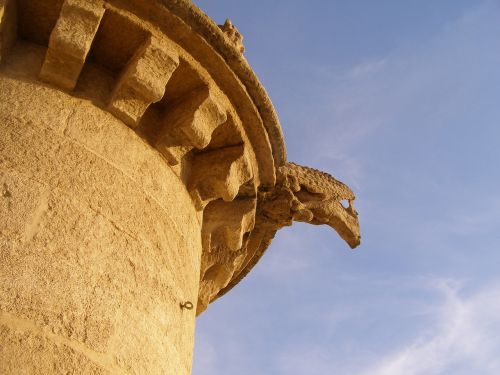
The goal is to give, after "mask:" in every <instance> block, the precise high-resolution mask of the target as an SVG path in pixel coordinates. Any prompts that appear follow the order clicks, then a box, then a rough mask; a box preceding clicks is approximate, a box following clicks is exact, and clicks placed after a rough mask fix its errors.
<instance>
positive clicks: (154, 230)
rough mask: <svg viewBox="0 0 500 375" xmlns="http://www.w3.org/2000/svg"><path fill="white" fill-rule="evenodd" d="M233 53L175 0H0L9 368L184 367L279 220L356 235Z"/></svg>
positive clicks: (0, 225) (0, 263)
mask: <svg viewBox="0 0 500 375" xmlns="http://www.w3.org/2000/svg"><path fill="white" fill-rule="evenodd" d="M49 36H50V37H49ZM242 52H243V44H242V37H241V34H240V33H239V32H238V31H237V30H236V28H235V27H234V26H233V25H232V24H231V23H230V21H227V22H226V24H225V25H223V26H221V27H218V26H217V25H215V24H214V23H213V22H212V21H211V20H209V19H208V18H207V17H206V16H205V15H204V14H203V13H201V11H199V10H198V9H197V8H196V7H194V5H193V4H192V3H191V2H187V1H185V0H183V1H163V2H154V1H149V0H145V1H142V0H141V1H137V2H124V1H121V0H91V1H85V0H64V1H62V0H54V1H52V0H51V1H40V0H29V1H28V0H17V1H14V0H0V62H1V64H0V134H1V137H0V217H2V220H0V373H1V374H18V373H36V374H39V373H41V374H45V373H89V374H104V373H145V374H146V373H158V374H175V375H187V374H189V373H190V369H191V356H192V349H193V334H194V320H195V315H196V314H199V313H201V312H202V311H204V310H205V309H206V308H207V306H208V305H209V304H210V303H211V302H212V301H214V300H215V299H217V298H218V297H220V296H221V295H222V294H224V293H226V292H227V291H228V290H230V289H231V288H232V287H233V286H234V285H235V284H236V283H238V282H239V281H240V280H241V279H242V278H243V277H244V276H245V274H246V273H247V272H249V270H251V268H252V267H253V266H254V265H255V263H256V262H257V261H258V260H259V259H260V257H261V256H262V254H263V253H264V251H265V250H266V249H267V247H268V246H269V244H270V242H271V240H272V238H273V236H274V234H275V233H276V231H277V230H278V229H280V228H281V227H283V226H285V225H290V224H291V223H292V222H293V221H303V222H309V223H312V224H327V225H330V226H331V227H332V228H334V229H335V230H336V231H337V232H338V233H339V235H340V236H341V237H342V238H344V240H346V241H347V243H348V244H349V245H350V246H351V247H355V246H357V245H358V244H359V240H360V236H359V223H358V219H357V213H356V211H355V210H354V208H353V206H352V202H353V200H354V194H353V193H352V191H351V190H350V189H349V188H348V187H347V186H345V185H344V184H342V183H340V182H339V181H337V180H335V179H334V178H333V177H331V176H329V175H327V174H324V173H322V172H319V171H316V170H313V169H310V168H306V167H300V166H298V165H295V164H292V163H286V153H285V149H284V144H283V139H282V137H281V128H280V127H279V122H278V120H277V118H276V115H275V113H274V109H273V107H272V105H271V103H270V100H269V98H268V97H267V94H266V93H265V90H264V89H263V88H262V86H261V85H260V83H259V82H258V80H257V78H256V77H255V75H254V73H253V72H252V71H251V69H250V68H249V66H248V64H247V63H246V61H245V60H244V58H243V56H242V55H241V53H242ZM61 89H62V90H61ZM344 201H345V202H347V203H346V205H345V206H343V202H344Z"/></svg>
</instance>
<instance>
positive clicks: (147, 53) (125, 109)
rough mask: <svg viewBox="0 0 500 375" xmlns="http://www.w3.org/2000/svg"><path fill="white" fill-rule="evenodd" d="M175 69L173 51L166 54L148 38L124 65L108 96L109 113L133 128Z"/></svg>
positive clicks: (155, 100) (176, 57) (177, 62)
mask: <svg viewBox="0 0 500 375" xmlns="http://www.w3.org/2000/svg"><path fill="white" fill-rule="evenodd" d="M178 65H179V58H178V56H177V53H176V52H175V51H169V50H168V47H167V46H165V45H162V43H161V41H160V40H158V39H157V38H155V37H149V38H148V40H147V41H146V43H145V44H144V45H143V47H142V48H141V49H139V50H138V51H137V52H136V54H135V56H134V57H133V58H132V60H131V61H130V62H129V63H128V65H127V67H126V68H125V71H124V72H123V73H122V76H121V77H120V80H119V82H118V84H117V85H116V88H115V90H114V92H113V94H112V97H111V101H110V104H109V109H110V111H111V112H112V113H114V114H115V115H116V116H117V117H118V118H120V119H121V120H123V122H125V123H126V124H127V125H129V126H132V127H135V126H137V124H138V122H139V120H140V119H141V117H142V115H143V114H144V112H145V111H146V109H147V108H148V107H149V105H150V104H151V103H155V102H157V101H159V100H160V99H161V98H162V97H163V94H164V93H165V86H166V84H167V82H168V80H169V79H170V76H171V75H172V73H173V72H174V70H175V69H176V68H177V66H178Z"/></svg>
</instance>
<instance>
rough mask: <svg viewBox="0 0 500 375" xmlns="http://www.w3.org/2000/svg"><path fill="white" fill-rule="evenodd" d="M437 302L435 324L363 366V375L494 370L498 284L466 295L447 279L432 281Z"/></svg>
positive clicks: (499, 324)
mask: <svg viewBox="0 0 500 375" xmlns="http://www.w3.org/2000/svg"><path fill="white" fill-rule="evenodd" d="M436 288H437V289H438V290H440V291H441V293H442V303H441V305H440V306H439V308H438V309H437V310H436V314H435V321H436V323H435V326H434V327H432V328H429V330H428V331H426V332H421V333H420V334H419V335H418V336H417V337H416V338H415V339H414V340H413V341H412V342H411V343H409V344H408V345H407V346H406V347H404V348H403V349H401V350H399V351H397V352H395V353H393V354H390V355H388V356H386V357H385V358H384V359H383V360H382V361H381V363H379V364H376V365H374V366H369V368H367V369H366V371H363V372H362V374H363V375H365V374H366V375H401V374H405V375H433V374H436V375H438V374H439V375H442V374H450V375H451V374H455V375H456V374H482V375H489V374H491V375H496V374H499V373H500V360H499V358H498V352H499V350H500V342H499V341H498V339H499V333H498V329H499V328H500V285H492V286H488V287H485V288H483V289H482V290H480V291H479V292H477V293H475V294H473V295H471V296H468V297H463V296H461V293H460V289H458V288H457V287H456V286H454V285H453V284H452V283H450V282H442V281H440V282H438V283H436Z"/></svg>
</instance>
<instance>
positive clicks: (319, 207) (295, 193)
mask: <svg viewBox="0 0 500 375" xmlns="http://www.w3.org/2000/svg"><path fill="white" fill-rule="evenodd" d="M278 181H279V183H280V184H281V186H282V187H283V189H285V190H288V191H289V192H290V193H291V194H289V197H290V198H291V202H290V211H291V219H292V220H295V221H302V222H307V223H310V224H315V225H321V224H326V225H329V226H330V227H332V228H333V229H335V231H336V232H337V233H338V234H339V235H340V237H342V239H343V240H344V241H346V242H347V243H348V245H349V246H350V247H351V248H355V247H357V246H358V245H359V244H360V242H361V235H360V229H359V220H358V213H357V212H356V210H355V209H354V205H353V202H354V199H355V196H354V193H353V192H352V190H351V189H350V188H349V187H348V186H347V185H345V184H343V183H342V182H340V181H338V180H336V179H335V178H334V177H332V176H331V175H329V174H328V173H324V172H321V171H318V170H316V169H313V168H308V167H303V166H300V165H297V164H294V163H287V164H286V165H284V166H283V167H281V168H280V170H279V176H278ZM343 203H344V204H343Z"/></svg>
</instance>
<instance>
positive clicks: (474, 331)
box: [193, 0, 500, 375]
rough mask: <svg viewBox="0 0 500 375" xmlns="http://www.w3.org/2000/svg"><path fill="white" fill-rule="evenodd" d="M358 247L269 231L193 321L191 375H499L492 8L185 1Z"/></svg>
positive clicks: (498, 30)
mask: <svg viewBox="0 0 500 375" xmlns="http://www.w3.org/2000/svg"><path fill="white" fill-rule="evenodd" d="M195 3H196V4H197V5H198V6H199V7H200V8H201V9H203V10H204V11H205V12H206V13H207V14H208V15H210V16H211V17H212V18H213V19H215V20H216V21H217V22H218V23H223V21H224V19H225V18H226V17H229V18H231V19H232V21H233V22H234V24H235V25H236V26H237V27H238V28H239V30H240V31H241V32H242V34H243V35H244V37H245V40H244V43H245V46H246V52H245V55H246V57H247V59H248V60H249V62H250V64H251V65H252V66H253V67H254V70H255V71H256V73H257V75H258V76H259V77H260V79H261V81H262V83H263V84H264V86H265V87H266V88H267V90H268V92H269V94H270V96H271V99H272V100H273V102H274V104H275V106H276V109H277V111H278V115H279V117H280V120H281V123H282V127H283V131H284V133H285V140H286V143H287V148H288V157H289V160H291V161H295V162H298V163H300V164H303V165H308V166H313V167H316V168H319V169H322V170H325V171H328V172H330V173H332V174H333V175H334V176H336V177H337V178H339V179H340V180H342V181H344V182H345V183H347V184H348V185H350V186H351V187H352V188H353V190H354V191H355V193H356V195H357V197H358V198H357V200H356V208H357V210H358V211H359V213H360V220H361V226H362V236H363V238H362V244H361V247H360V248H359V249H357V250H355V251H351V250H349V249H348V247H347V245H345V244H344V243H343V242H342V241H341V240H340V238H338V236H337V235H336V234H335V232H333V231H332V230H330V229H329V228H328V227H316V226H309V225H304V224H294V226H292V227H290V228H285V229H283V230H281V231H280V232H279V233H278V235H277V237H276V238H275V240H274V242H273V243H272V245H271V247H270V249H269V250H268V252H267V253H266V255H265V256H264V257H263V259H262V260H261V262H260V263H259V264H258V265H257V266H256V268H255V269H254V270H253V272H252V273H251V274H250V275H249V276H248V277H247V278H245V279H244V280H243V282H241V283H240V284H239V285H238V286H237V287H236V288H234V289H233V291H232V292H231V293H229V294H228V295H226V296H225V297H224V298H222V299H220V300H219V301H217V302H215V303H214V304H213V305H211V306H210V307H209V308H208V310H207V311H206V312H205V313H204V314H203V315H202V316H201V317H200V318H199V319H198V321H197V331H196V348H195V359H194V371H193V374H194V375H226V374H227V375H250V374H252V375H254V374H264V375H285V374H286V375H317V374H336V375H352V374H356V375H357V374H359V375H368V374H370V375H401V374H404V375H419V374H422V375H424V374H425V375H433V374H453V375H471V374H481V375H490V374H491V375H498V374H500V356H499V355H498V353H500V272H499V270H500V166H499V164H500V2H499V1H493V0H489V1H488V0H484V1H482V0H474V1H473V0H469V1H465V0H440V1H437V0H407V1H401V0H377V1H371V0H349V1H347V0H343V1H340V0H329V1H326V0H321V1H320V0H310V1H305V0H301V1H299V0H273V1H269V0H267V1H264V0H254V1H242V0H239V1H237V0H231V1H230V0H195Z"/></svg>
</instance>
